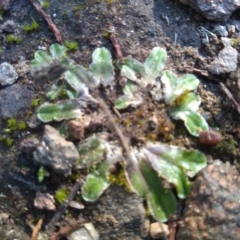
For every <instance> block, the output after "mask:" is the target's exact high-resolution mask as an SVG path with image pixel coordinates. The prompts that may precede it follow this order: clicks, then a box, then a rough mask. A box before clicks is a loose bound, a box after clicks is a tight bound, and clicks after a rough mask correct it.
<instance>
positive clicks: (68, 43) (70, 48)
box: [64, 41, 78, 51]
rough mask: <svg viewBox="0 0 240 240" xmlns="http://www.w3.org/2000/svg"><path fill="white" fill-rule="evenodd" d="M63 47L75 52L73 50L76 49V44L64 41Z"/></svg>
mask: <svg viewBox="0 0 240 240" xmlns="http://www.w3.org/2000/svg"><path fill="white" fill-rule="evenodd" d="M64 45H65V46H66V47H67V48H68V49H69V50H71V51H75V50H77V49H78V43H77V42H70V41H65V42H64Z"/></svg>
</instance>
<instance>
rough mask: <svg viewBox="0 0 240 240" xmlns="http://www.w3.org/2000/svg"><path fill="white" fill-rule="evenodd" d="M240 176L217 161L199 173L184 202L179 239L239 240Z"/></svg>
mask: <svg viewBox="0 0 240 240" xmlns="http://www.w3.org/2000/svg"><path fill="white" fill-rule="evenodd" d="M239 186H240V175H239V172H238V170H237V169H236V167H235V166H231V165H230V163H229V162H227V163H222V162H221V161H219V160H216V161H215V162H214V163H213V164H210V165H208V166H207V167H206V168H205V169H203V170H202V172H201V173H200V174H199V175H198V176H197V178H196V179H195V181H194V182H193V185H192V187H191V192H190V195H189V196H188V198H187V200H186V202H185V208H184V213H183V222H182V224H181V225H179V230H178V231H177V238H176V240H192V239H195V240H202V239H204V240H212V239H228V240H236V239H239V234H240V224H239V215H240V195H239Z"/></svg>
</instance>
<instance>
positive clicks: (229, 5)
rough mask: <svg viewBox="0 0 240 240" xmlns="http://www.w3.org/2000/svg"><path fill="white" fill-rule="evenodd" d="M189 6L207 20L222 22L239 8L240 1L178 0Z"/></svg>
mask: <svg viewBox="0 0 240 240" xmlns="http://www.w3.org/2000/svg"><path fill="white" fill-rule="evenodd" d="M180 1H181V2H183V3H184V4H187V5H189V6H191V7H192V8H193V9H195V10H196V11H197V12H199V13H200V14H201V15H203V16H204V17H206V18H207V19H209V20H214V21H224V20H226V19H228V18H229V16H230V15H231V14H232V12H233V11H235V10H237V9H238V8H240V0H231V1H222V0H207V1H206V0H180Z"/></svg>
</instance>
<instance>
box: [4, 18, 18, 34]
mask: <svg viewBox="0 0 240 240" xmlns="http://www.w3.org/2000/svg"><path fill="white" fill-rule="evenodd" d="M15 28H16V23H15V22H14V21H12V20H7V21H6V22H5V23H3V24H2V25H1V26H0V29H1V30H2V31H3V32H5V33H13V32H14V30H15Z"/></svg>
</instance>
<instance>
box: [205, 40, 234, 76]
mask: <svg viewBox="0 0 240 240" xmlns="http://www.w3.org/2000/svg"><path fill="white" fill-rule="evenodd" d="M222 42H223V44H224V46H225V47H224V48H223V49H222V50H221V51H220V52H219V54H218V56H216V57H215V58H214V59H213V61H212V62H211V63H210V64H209V65H208V71H209V72H210V73H212V74H217V75H219V74H224V73H229V72H234V71H236V69H237V62H238V51H237V50H236V49H235V48H233V47H232V46H231V40H230V39H228V38H222Z"/></svg>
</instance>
